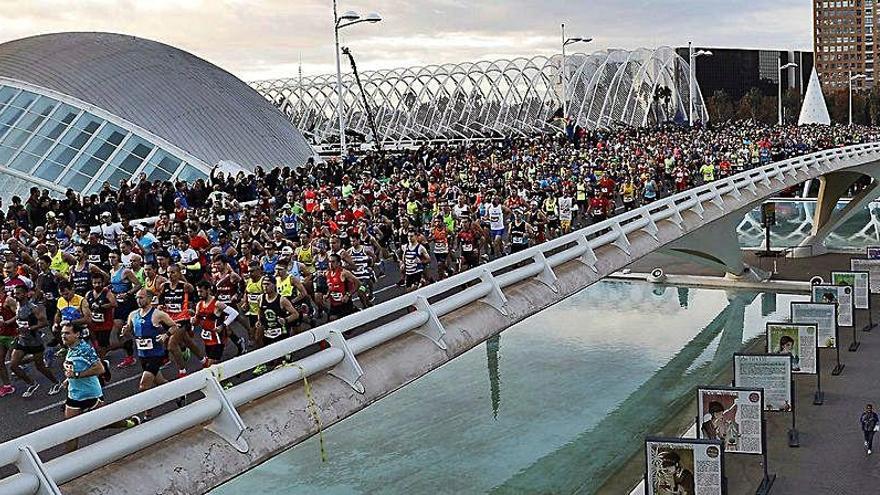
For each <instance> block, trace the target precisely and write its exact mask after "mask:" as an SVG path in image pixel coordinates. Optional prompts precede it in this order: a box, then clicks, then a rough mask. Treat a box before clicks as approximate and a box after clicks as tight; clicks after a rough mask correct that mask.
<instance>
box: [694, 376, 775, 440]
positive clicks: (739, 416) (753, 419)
mask: <svg viewBox="0 0 880 495" xmlns="http://www.w3.org/2000/svg"><path fill="white" fill-rule="evenodd" d="M763 414H764V390H762V389H760V388H736V387H699V388H697V417H698V418H699V423H700V424H699V425H697V438H702V439H705V440H718V441H720V442H722V443H723V444H724V452H725V453H736V454H762V453H763V449H762V439H763V434H764V432H763V424H762V421H761V420H762V419H763Z"/></svg>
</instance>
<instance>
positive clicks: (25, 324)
mask: <svg viewBox="0 0 880 495" xmlns="http://www.w3.org/2000/svg"><path fill="white" fill-rule="evenodd" d="M15 323H16V325H18V328H20V329H21V330H23V331H25V332H26V331H28V329H29V328H30V327H31V324H30V322H29V321H27V320H16V322H15Z"/></svg>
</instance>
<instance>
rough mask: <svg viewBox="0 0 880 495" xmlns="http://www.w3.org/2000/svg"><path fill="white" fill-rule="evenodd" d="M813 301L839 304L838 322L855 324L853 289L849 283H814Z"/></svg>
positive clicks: (839, 323)
mask: <svg viewBox="0 0 880 495" xmlns="http://www.w3.org/2000/svg"><path fill="white" fill-rule="evenodd" d="M812 290H813V302H817V303H818V302H821V303H834V304H837V324H838V325H840V326H842V327H851V326H853V289H852V287H850V286H848V285H843V286H841V285H814V286H813V287H812Z"/></svg>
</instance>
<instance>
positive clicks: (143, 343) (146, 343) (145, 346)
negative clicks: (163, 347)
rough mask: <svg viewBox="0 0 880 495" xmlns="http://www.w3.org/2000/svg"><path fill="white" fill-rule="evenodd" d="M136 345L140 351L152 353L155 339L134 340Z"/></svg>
mask: <svg viewBox="0 0 880 495" xmlns="http://www.w3.org/2000/svg"><path fill="white" fill-rule="evenodd" d="M134 341H135V345H137V348H138V350H139V351H152V350H153V339H150V338H146V339H134Z"/></svg>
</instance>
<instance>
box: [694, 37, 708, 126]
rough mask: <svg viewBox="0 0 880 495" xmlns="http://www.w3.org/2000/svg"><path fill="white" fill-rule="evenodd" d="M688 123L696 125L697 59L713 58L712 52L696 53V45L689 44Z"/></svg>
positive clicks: (699, 51) (702, 51) (700, 51)
mask: <svg viewBox="0 0 880 495" xmlns="http://www.w3.org/2000/svg"><path fill="white" fill-rule="evenodd" d="M688 55H689V56H688V72H689V74H688V93H689V95H688V96H689V98H688V123H689V124H690V125H691V126H693V125H694V107H695V105H694V95H695V94H696V86H697V58H698V57H703V56H706V57H711V56H712V52H710V51H709V50H698V51H696V52H695V51H694V44H693V43H691V42H688Z"/></svg>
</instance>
